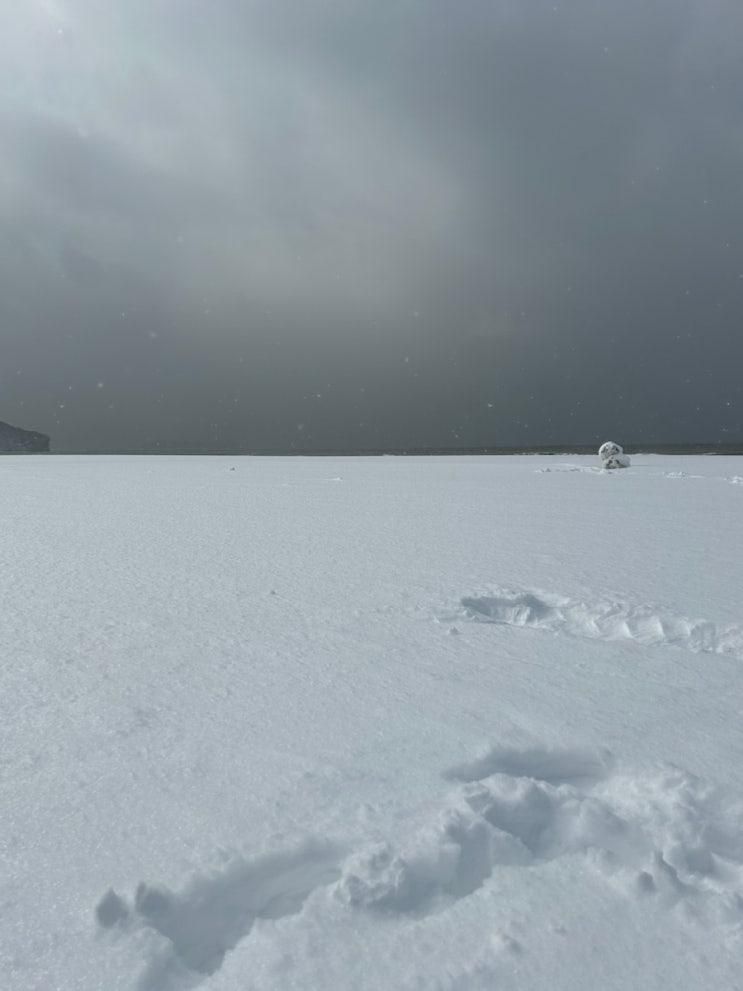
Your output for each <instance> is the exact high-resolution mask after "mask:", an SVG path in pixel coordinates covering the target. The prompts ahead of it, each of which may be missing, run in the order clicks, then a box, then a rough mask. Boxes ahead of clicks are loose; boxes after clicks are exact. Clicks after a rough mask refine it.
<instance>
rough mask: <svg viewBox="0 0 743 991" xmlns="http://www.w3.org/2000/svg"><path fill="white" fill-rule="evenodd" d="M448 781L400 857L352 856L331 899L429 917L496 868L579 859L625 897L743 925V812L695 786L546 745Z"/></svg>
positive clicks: (481, 763) (389, 853)
mask: <svg viewBox="0 0 743 991" xmlns="http://www.w3.org/2000/svg"><path fill="white" fill-rule="evenodd" d="M445 776H446V777H447V778H449V779H454V780H461V779H462V778H463V777H466V780H467V783H466V784H464V785H462V786H460V788H459V789H458V790H457V791H455V792H454V793H453V794H452V795H450V796H449V801H448V804H447V805H446V806H444V807H443V808H442V810H441V811H440V812H439V814H438V816H437V817H436V818H435V820H434V821H433V822H432V823H431V824H430V825H428V826H425V827H424V828H423V829H421V830H419V831H418V832H417V833H415V835H413V836H412V837H411V838H410V839H409V840H408V841H407V842H406V843H404V844H403V845H402V846H401V847H399V848H398V849H396V848H394V847H393V846H391V845H389V844H380V845H376V846H373V847H370V848H369V849H367V850H366V851H362V852H361V853H360V854H357V855H355V856H354V857H352V858H350V859H349V861H348V862H347V863H346V865H345V867H344V871H343V876H342V878H341V879H340V881H339V882H338V884H337V885H336V888H335V894H336V896H337V897H338V898H340V899H341V900H342V901H344V902H345V903H346V904H348V905H349V906H351V907H354V908H362V909H366V910H371V911H384V912H393V913H399V912H402V913H409V912H419V913H420V912H427V911H430V910H431V909H432V908H433V907H434V906H435V905H436V903H437V902H438V903H442V901H443V903H444V904H445V902H446V899H451V898H455V899H456V898H462V897H466V896H467V895H470V894H472V893H473V892H474V891H476V890H477V889H478V888H479V887H481V886H482V885H483V884H484V883H485V882H486V881H487V880H488V878H489V877H490V876H491V875H492V874H493V872H494V871H496V870H514V869H521V868H524V867H533V866H535V865H538V864H539V863H540V862H544V861H549V860H555V859H557V858H560V857H566V856H571V857H575V856H581V855H583V856H585V857H586V858H587V863H588V864H589V865H592V866H593V867H595V868H596V869H597V870H598V871H600V873H601V874H602V875H604V876H606V877H607V879H608V880H610V881H612V883H615V882H618V883H619V885H620V887H621V888H622V890H624V891H625V893H627V894H628V895H630V896H636V897H644V896H646V895H658V896H659V897H660V898H661V899H662V901H663V902H664V903H665V904H668V905H672V904H674V903H676V902H677V901H679V900H682V899H683V900H685V901H687V903H688V902H689V901H692V902H694V905H695V908H696V909H697V910H698V911H699V912H700V913H702V912H704V911H705V910H709V913H710V916H711V918H712V919H713V920H715V921H717V922H719V921H722V922H723V923H731V924H733V925H736V926H742V925H743V837H741V835H740V829H739V819H740V814H741V807H740V806H739V805H738V806H736V805H735V804H734V803H732V802H730V801H728V800H726V799H725V798H724V797H723V796H721V795H720V794H718V793H717V792H716V791H715V789H713V788H712V787H710V786H709V785H708V784H707V783H705V782H704V781H702V780H701V779H699V778H696V777H694V776H693V775H691V774H688V773H686V772H684V771H682V770H679V769H678V768H675V767H671V766H661V767H657V768H654V769H650V770H649V771H643V772H639V773H637V772H634V773H631V772H622V771H616V770H614V765H613V762H612V760H611V758H610V756H609V755H608V754H607V753H606V752H601V751H596V752H594V751H590V750H581V749H566V750H560V749H553V748H545V747H541V746H534V747H531V748H525V749H521V750H519V749H516V748H511V747H496V748H494V749H492V750H491V751H489V753H488V754H487V755H486V756H485V757H483V758H479V759H478V760H476V761H472V762H470V763H467V764H464V765H460V766H458V767H455V768H453V769H452V770H450V771H448V772H447V773H446V775H445ZM582 869H583V868H581V867H579V868H578V870H577V872H576V881H577V880H578V879H579V877H580V871H581V870H582Z"/></svg>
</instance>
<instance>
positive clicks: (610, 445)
mask: <svg viewBox="0 0 743 991" xmlns="http://www.w3.org/2000/svg"><path fill="white" fill-rule="evenodd" d="M618 454H624V448H623V447H622V445H621V444H617V443H616V441H613V440H607V441H606V442H605V443H603V444H602V445H601V447H600V448H599V457H600V458H601V460H602V461H608V460H609V458H615V457H616V456H617V455H618Z"/></svg>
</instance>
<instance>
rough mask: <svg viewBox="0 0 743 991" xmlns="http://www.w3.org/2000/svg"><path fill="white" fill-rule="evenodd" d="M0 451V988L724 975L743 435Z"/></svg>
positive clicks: (665, 985) (740, 741) (737, 920)
mask: <svg viewBox="0 0 743 991" xmlns="http://www.w3.org/2000/svg"><path fill="white" fill-rule="evenodd" d="M596 464H597V461H595V460H594V459H589V458H557V457H508V458H506V457H503V458H484V457H482V458H470V457H461V458H369V459H364V458H356V459H300V458H294V459H291V458H275V459H258V458H256V459H253V458H164V457H163V458H154V457H150V458H136V457H89V458H84V457H30V456H25V457H5V458H3V459H1V460H0V479H1V482H0V512H1V514H2V529H1V531H0V532H1V534H2V539H1V540H0V569H1V570H0V583H1V597H0V610H1V611H0V652H1V654H2V658H1V661H2V663H1V664H0V706H1V707H2V709H1V712H0V987H2V988H3V989H8V991H51V989H58V991H73V989H74V991H104V989H105V991H118V989H138V991H181V989H190V988H196V987H198V988H200V989H203V991H207V989H208V991H218V989H219V991H247V989H250V991H268V989H297V991H300V989H301V991H315V989H317V991H335V989H342V991H345V989H348V991H351V989H354V991H371V989H375V991H382V989H384V991H390V989H392V991H396V989H425V991H429V989H438V991H455V989H457V991H484V989H507V991H530V989H545V991H546V989H550V991H561V989H563V991H568V989H569V991H582V989H585V991H596V989H601V991H607V989H614V988H616V989H619V988H621V989H627V991H629V989H632V991H637V989H643V991H651V989H659V988H662V989H674V991H677V989H679V988H683V989H685V991H686V989H689V991H690V989H704V991H710V989H715V991H734V989H740V988H742V987H743V460H741V459H736V458H723V457H660V456H644V457H643V456H637V457H633V464H632V467H631V468H630V469H628V470H626V471H621V472H620V471H617V472H602V471H600V470H598V468H597V467H596Z"/></svg>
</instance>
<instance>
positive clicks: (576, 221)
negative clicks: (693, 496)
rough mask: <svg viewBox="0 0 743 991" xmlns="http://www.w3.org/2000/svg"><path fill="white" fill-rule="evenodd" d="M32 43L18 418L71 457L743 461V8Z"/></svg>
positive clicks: (6, 161) (119, 20) (15, 368)
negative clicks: (632, 444)
mask: <svg viewBox="0 0 743 991" xmlns="http://www.w3.org/2000/svg"><path fill="white" fill-rule="evenodd" d="M4 28H5V30H4V33H3V35H2V38H1V39H0V83H1V84H2V85H0V94H2V95H1V96H0V142H2V147H3V156H2V159H0V209H2V218H3V223H2V227H1V229H0V313H1V314H2V324H1V325H0V326H1V327H2V331H1V332H0V334H1V337H2V361H1V362H0V390H1V391H0V418H2V419H6V420H11V421H16V422H18V423H22V424H23V425H26V426H29V427H34V428H37V429H42V430H46V431H47V432H49V433H51V434H52V436H53V438H54V441H55V446H56V448H57V449H116V448H119V449H121V448H128V449H164V448H167V447H169V446H174V447H175V446H179V445H191V446H196V447H204V448H219V447H252V448H273V447H281V448H289V447H294V448H295V449H305V448H311V447H313V446H316V447H323V448H328V447H347V448H348V447H350V448H364V447H378V446H405V445H437V446H449V445H451V446H456V445H463V446H467V445H480V444H498V443H499V444H539V443H551V442H571V441H572V442H583V441H585V442H592V441H593V440H594V439H596V438H597V437H603V435H604V434H607V433H610V434H613V433H616V434H617V435H618V436H621V437H624V438H626V439H630V440H637V441H641V440H657V441H684V440H688V441H706V440H726V439H728V440H740V439H741V433H743V417H741V412H740V410H741V403H743V395H742V394H741V389H740V385H739V382H738V378H739V376H738V371H737V369H738V367H739V366H740V363H741V359H743V345H741V335H740V332H739V323H740V316H741V312H742V303H743V236H742V235H741V230H743V226H742V224H741V221H743V197H741V181H742V180H741V176H743V170H742V168H741V166H743V139H742V138H741V134H743V128H741V124H742V123H743V121H742V120H741V117H742V111H741V107H743V65H742V64H741V63H740V59H739V53H738V50H737V43H736V39H739V38H740V37H743V9H742V8H741V7H740V5H739V4H738V3H735V2H726V0H704V2H703V0H685V2H684V0H656V2H653V3H650V4H648V3H646V2H643V3H640V2H639V0H631V2H628V3H623V4H617V3H613V2H611V3H610V2H608V0H607V2H596V0H592V2H588V0H573V2H569V3H559V2H552V3H547V2H545V3H542V2H540V0H535V2H533V3H528V4H527V3H523V2H518V3H517V2H515V0H514V2H508V3H506V2H498V0H489V2H485V0H472V2H470V3H467V4H455V3H453V2H451V0H447V2H444V0H428V2H423V0H406V2H402V0H397V2H391V0H379V2H375V3H362V2H360V0H344V2H341V0H335V2H332V0H302V2H300V0H291V2H290V0H270V2H269V0H261V2H256V0H253V2H245V0H241V2H237V0H217V2H214V3H207V2H205V0H146V2H145V0H129V2H127V3H126V4H100V3H97V2H94V0H27V2H25V3H24V4H17V5H16V4H14V5H12V6H9V9H8V11H6V14H5V25H4Z"/></svg>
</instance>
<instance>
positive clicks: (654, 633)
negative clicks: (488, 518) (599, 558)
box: [461, 589, 743, 656]
mask: <svg viewBox="0 0 743 991" xmlns="http://www.w3.org/2000/svg"><path fill="white" fill-rule="evenodd" d="M461 605H462V608H463V610H464V615H465V618H467V619H470V620H472V621H474V622H480V623H495V624H500V625H503V626H517V627H533V628H535V629H539V630H546V631H548V632H550V633H564V634H566V635H568V636H572V637H580V638H582V639H589V640H633V641H636V642H638V643H641V644H646V645H652V646H654V645H660V644H663V645H670V646H677V647H684V648H685V649H686V650H691V651H694V652H695V653H711V654H728V655H734V656H743V629H741V628H740V627H738V626H733V625H731V626H726V627H718V626H716V625H715V624H714V623H711V622H709V621H708V620H703V619H689V618H687V617H685V616H680V615H678V614H675V613H670V612H663V611H661V610H657V609H655V608H654V607H652V606H649V605H631V604H628V603H626V602H616V601H611V600H597V601H595V602H583V601H580V600H577V599H569V598H565V597H564V596H558V595H551V594H546V593H541V592H531V591H525V590H507V589H500V590H498V591H496V592H495V593H494V594H492V595H483V596H470V597H466V598H463V599H462V600H461Z"/></svg>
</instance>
